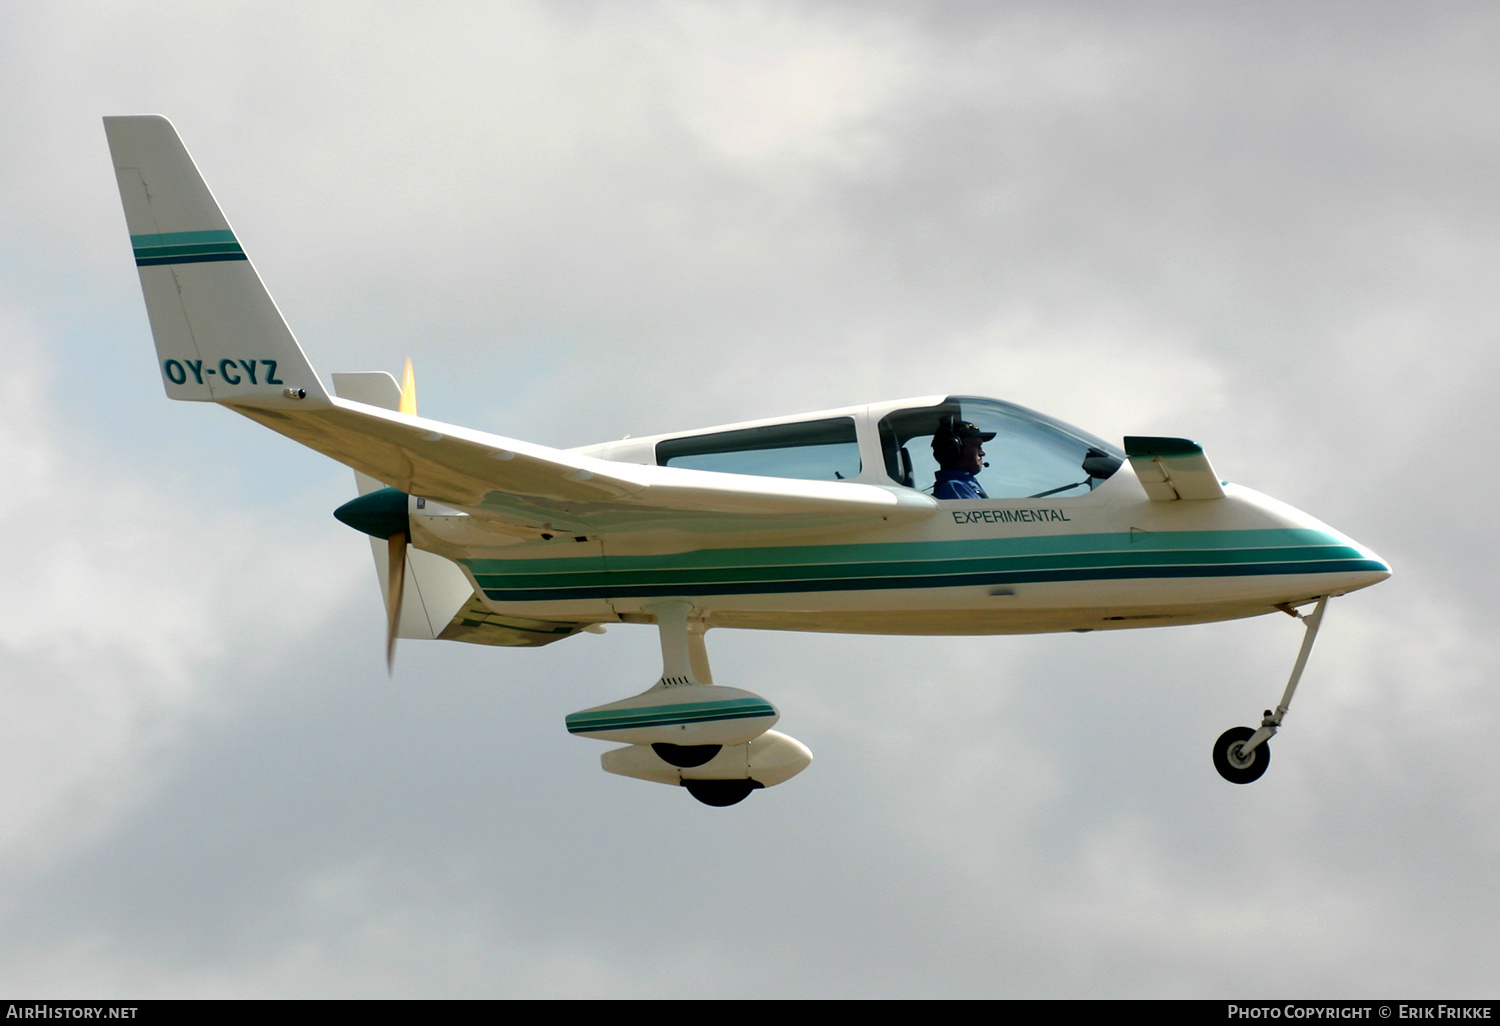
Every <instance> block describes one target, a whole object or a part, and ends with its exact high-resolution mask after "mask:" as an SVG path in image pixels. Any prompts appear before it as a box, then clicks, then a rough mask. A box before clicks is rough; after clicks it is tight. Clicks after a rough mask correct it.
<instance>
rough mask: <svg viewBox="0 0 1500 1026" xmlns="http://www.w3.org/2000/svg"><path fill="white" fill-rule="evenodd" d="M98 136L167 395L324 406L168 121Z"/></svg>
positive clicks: (108, 121)
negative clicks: (105, 141)
mask: <svg viewBox="0 0 1500 1026" xmlns="http://www.w3.org/2000/svg"><path fill="white" fill-rule="evenodd" d="M104 132H105V135H106V136H107V137H108V138H109V150H110V154H111V155H112V156H113V158H114V165H115V177H116V179H117V181H118V183H119V187H120V200H121V202H122V203H123V204H124V206H125V222H126V224H127V226H128V227H129V230H130V244H131V246H132V248H133V249H134V251H135V262H136V268H137V270H138V271H139V273H140V278H141V292H142V293H143V294H144V295H145V298H146V313H147V315H148V316H149V317H150V318H151V333H152V335H153V336H155V339H156V360H157V370H158V371H159V372H160V374H161V376H162V381H163V383H164V384H165V386H166V389H167V395H168V397H170V398H172V399H188V400H197V401H207V402H227V403H233V404H246V405H253V406H262V407H264V406H270V407H277V406H291V405H296V406H299V407H301V408H306V407H307V406H309V405H321V404H326V403H327V401H328V395H327V393H326V392H325V391H324V389H323V386H322V384H321V383H320V382H319V381H318V376H317V374H316V373H314V371H313V369H312V365H311V364H310V363H309V362H308V360H307V357H306V355H305V354H304V353H303V352H302V348H301V347H300V346H299V345H297V340H296V338H294V337H293V336H292V333H291V330H290V329H288V328H287V325H286V321H285V320H283V319H282V316H281V311H279V310H278V309H276V304H275V302H274V301H273V300H272V299H271V297H270V295H269V294H268V293H267V292H266V288H265V286H264V285H263V284H261V280H260V275H258V274H256V272H255V268H254V267H253V266H252V265H251V263H250V261H249V259H248V258H247V257H246V256H245V252H244V250H243V249H242V248H241V247H240V244H239V241H238V240H237V239H236V238H235V235H234V231H233V229H231V228H230V227H229V222H228V221H226V220H225V219H224V214H223V212H222V211H220V210H219V204H218V203H217V202H215V200H214V197H213V194H212V193H211V192H209V191H208V186H207V185H205V184H204V182H203V177H202V176H201V175H200V174H199V173H198V168H197V167H196V166H195V165H194V164H193V159H192V157H190V156H189V155H188V152H187V149H186V148H185V147H184V146H183V145H182V140H181V139H180V138H178V136H177V130H176V129H174V128H173V127H172V123H171V122H170V121H168V120H167V119H166V118H163V117H159V116H157V115H141V116H136V117H115V118H105V119H104Z"/></svg>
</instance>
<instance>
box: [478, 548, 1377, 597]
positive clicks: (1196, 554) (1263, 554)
mask: <svg viewBox="0 0 1500 1026" xmlns="http://www.w3.org/2000/svg"><path fill="white" fill-rule="evenodd" d="M1360 558H1362V557H1361V554H1360V552H1359V551H1358V550H1357V549H1354V548H1351V547H1350V546H1347V545H1328V546H1319V547H1316V548H1310V547H1300V546H1299V547H1287V548H1274V549H1210V550H1176V551H1163V550H1156V551H1148V552H1136V553H1122V552H1083V553H1065V554H1059V555H1053V556H1001V557H988V558H978V559H940V560H933V559H910V560H905V561H902V562H889V561H887V562H873V561H872V562H859V563H842V564H806V563H804V564H789V565H781V566H732V567H709V568H675V567H674V568H658V569H649V570H647V569H643V570H615V569H609V570H589V571H582V572H574V573H566V574H562V573H551V574H533V573H477V572H476V573H475V575H474V576H475V580H476V582H477V583H478V584H479V586H480V587H481V588H490V587H506V588H563V587H575V588H577V587H600V586H602V585H604V584H605V583H606V582H608V583H610V584H617V585H620V586H622V587H630V586H633V585H643V584H646V585H649V584H668V583H683V584H716V583H724V584H729V583H744V582H750V581H777V580H786V579H788V578H789V577H793V576H794V577H796V578H798V579H817V580H829V581H838V580H850V579H855V578H863V577H900V576H910V575H917V574H920V575H923V576H932V575H938V576H941V575H951V574H974V573H988V572H1019V571H1025V570H1039V571H1045V570H1068V569H1081V568H1104V567H1144V566H1181V565H1190V566H1212V565H1224V566H1229V565H1237V564H1259V563H1272V562H1287V561H1291V560H1296V561H1301V562H1327V561H1336V560H1348V559H1360ZM611 562H613V561H611ZM528 569H529V568H528Z"/></svg>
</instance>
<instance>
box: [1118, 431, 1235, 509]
mask: <svg viewBox="0 0 1500 1026" xmlns="http://www.w3.org/2000/svg"><path fill="white" fill-rule="evenodd" d="M1125 455H1126V456H1128V457H1130V466H1131V467H1132V468H1133V469H1134V470H1135V476H1136V477H1138V478H1140V481H1141V486H1142V487H1143V488H1145V489H1146V494H1147V495H1148V496H1149V497H1150V498H1151V500H1152V501H1153V502H1174V501H1176V500H1178V499H1222V498H1224V486H1223V483H1222V482H1220V480H1219V475H1218V474H1216V473H1214V468H1213V464H1211V463H1209V462H1208V457H1207V456H1205V455H1204V454H1203V447H1202V446H1201V445H1199V444H1198V443H1197V442H1190V441H1188V440H1187V439H1186V438H1144V437H1139V436H1128V437H1127V438H1126V439H1125Z"/></svg>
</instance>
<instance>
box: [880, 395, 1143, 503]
mask: <svg viewBox="0 0 1500 1026" xmlns="http://www.w3.org/2000/svg"><path fill="white" fill-rule="evenodd" d="M964 423H967V424H972V425H974V427H977V428H978V429H979V431H980V432H983V433H984V434H991V433H993V435H994V437H993V438H992V439H989V440H987V441H985V442H984V463H985V465H984V466H983V467H981V468H980V469H979V471H978V472H977V474H976V475H975V479H976V480H977V481H978V483H979V486H980V487H981V488H983V489H984V493H985V495H987V496H988V497H989V498H991V499H1020V498H1029V499H1039V498H1045V497H1052V496H1056V497H1058V498H1062V497H1064V496H1073V495H1087V494H1088V493H1089V492H1091V491H1093V490H1094V488H1095V487H1096V486H1097V485H1098V484H1099V483H1100V482H1101V481H1105V480H1107V479H1108V478H1109V477H1110V476H1112V475H1113V474H1114V472H1115V471H1116V470H1118V469H1119V468H1120V466H1121V464H1122V463H1123V462H1124V460H1125V454H1124V453H1123V452H1121V451H1120V450H1119V449H1118V448H1117V447H1115V446H1113V445H1110V444H1109V443H1108V442H1105V441H1103V440H1102V439H1099V438H1095V437H1094V436H1093V435H1091V434H1089V433H1088V432H1086V431H1081V430H1079V429H1078V428H1075V427H1072V426H1071V425H1068V424H1064V423H1063V422H1062V421H1059V420H1053V419H1052V418H1051V417H1047V416H1044V415H1043V414H1040V413H1036V412H1034V411H1032V410H1028V409H1026V408H1025V407H1022V406H1015V405H1013V404H1011V403H1003V402H1000V401H998V400H995V399H971V398H968V397H962V396H954V397H951V398H949V399H948V400H947V401H946V402H943V403H940V404H938V405H936V406H924V407H919V408H915V409H907V410H896V411H895V412H894V413H890V414H888V415H887V416H885V417H884V418H883V419H882V420H881V421H880V447H881V451H882V453H883V454H884V457H885V470H886V473H887V474H888V475H889V476H890V478H891V480H892V481H895V482H896V483H897V484H903V485H906V487H908V488H916V489H919V490H921V491H925V492H928V493H929V494H930V493H931V492H932V490H933V485H934V481H935V478H936V475H937V471H938V469H939V466H938V462H937V459H936V458H935V457H934V455H933V447H932V441H933V436H934V435H935V434H937V433H938V432H939V431H942V430H943V429H944V425H945V424H946V425H953V424H964Z"/></svg>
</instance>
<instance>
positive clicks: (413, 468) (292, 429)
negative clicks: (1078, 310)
mask: <svg viewBox="0 0 1500 1026" xmlns="http://www.w3.org/2000/svg"><path fill="white" fill-rule="evenodd" d="M104 126H105V132H106V134H107V136H108V138H109V146H110V151H111V153H112V155H113V157H114V164H115V172H116V175H117V176H118V179H119V187H120V198H121V200H122V202H123V203H124V207H125V220H126V223H127V225H128V226H129V230H130V241H131V245H132V246H133V247H134V250H135V260H136V265H137V267H138V269H139V273H140V279H141V290H142V292H143V293H144V294H145V299H146V311H147V313H148V315H149V316H150V319H151V330H152V333H153V335H154V336H155V340H156V356H157V364H158V367H159V369H160V371H161V375H162V379H163V382H164V384H165V386H166V390H167V395H168V397H169V398H172V399H183V400H190V401H197V402H215V403H219V404H220V405H223V406H227V407H229V408H230V409H231V410H234V411H235V412H236V413H240V414H243V415H244V416H246V417H249V418H250V419H251V420H254V421H257V422H259V423H261V424H264V425H265V426H266V427H269V428H271V429H272V430H273V431H277V432H279V433H281V434H283V435H286V436H287V437H289V438H292V439H294V440H295V441H298V442H301V443H302V444H303V445H306V446H309V447H311V448H313V449H316V450H317V451H319V452H321V453H324V454H325V455H328V456H331V457H332V458H333V459H335V460H338V461H339V462H341V463H344V464H346V465H347V466H349V467H352V468H353V469H354V471H355V477H356V480H357V483H358V488H359V493H360V494H359V497H358V498H356V499H354V500H353V501H351V502H349V503H347V504H345V505H344V506H342V507H340V508H339V509H338V510H336V511H335V514H334V515H335V516H337V517H338V518H339V519H340V520H342V521H343V522H344V523H346V524H349V525H350V526H352V527H355V528H357V529H358V530H360V531H363V532H365V533H366V534H369V535H371V536H372V538H373V539H374V541H373V543H372V546H373V549H374V552H375V561H376V566H377V570H378V572H379V575H380V578H381V581H382V588H383V590H384V591H385V595H386V607H387V613H388V624H387V639H388V640H387V646H386V653H387V659H388V660H389V659H390V658H391V656H392V654H393V652H394V646H395V641H396V638H398V637H404V638H442V639H447V640H452V641H467V642H473V643H476V644H484V645H502V646H532V645H546V644H550V643H552V642H554V641H560V640H562V639H563V638H567V637H570V636H572V635H574V634H576V633H578V632H579V631H585V630H589V631H594V632H596V633H597V632H600V631H602V630H603V627H602V626H601V625H603V624H608V623H648V624H655V625H657V627H658V629H659V631H660V635H661V648H662V672H661V676H660V678H659V679H658V680H657V681H656V683H655V684H653V685H652V686H651V687H650V688H648V689H647V690H646V691H644V692H642V693H641V694H639V695H636V696H634V697H631V698H626V699H624V700H622V701H618V702H612V703H609V704H607V705H601V706H597V707H594V708H591V709H584V710H582V711H580V712H577V713H573V714H572V715H570V716H568V717H567V729H568V730H569V731H570V732H572V733H574V734H578V735H581V736H584V737H590V738H598V739H601V740H606V741H615V742H618V743H621V744H622V745H623V747H619V748H615V749H613V750H612V751H609V752H606V753H605V754H604V755H603V759H602V761H603V765H604V768H605V769H606V770H608V771H610V772H612V773H619V774H623V775H625V776H631V777H637V778H639V779H642V780H652V781H658V782H660V783H665V784H673V785H680V786H682V787H684V788H686V790H687V791H688V792H689V793H690V794H692V795H693V797H695V798H697V799H698V800H699V801H702V802H704V803H706V804H709V805H733V804H734V803H736V802H739V801H741V800H743V799H744V798H745V797H746V796H748V795H749V794H750V792H751V791H753V790H755V789H757V788H761V787H770V786H772V785H775V784H778V783H781V782H782V781H784V780H787V779H789V778H790V777H792V776H794V775H795V774H797V773H799V772H800V771H801V770H802V769H804V768H806V766H807V765H808V764H809V763H810V762H811V761H812V756H811V754H810V753H809V752H808V750H807V749H806V748H805V747H804V746H803V745H802V744H801V743H799V742H798V741H796V740H794V739H793V738H790V737H788V736H786V735H784V734H781V733H778V732H777V731H774V730H771V729H770V728H771V727H772V725H773V724H774V723H775V722H776V720H777V718H778V716H779V713H778V712H777V710H776V708H775V706H773V705H772V704H771V703H770V702H768V701H767V700H766V699H764V698H762V697H760V696H759V695H756V694H753V693H752V692H749V691H745V690H742V689H739V688H732V687H727V686H724V685H719V684H714V683H713V677H712V675H711V674H710V672H709V667H708V656H707V651H706V649H705V646H704V633H705V632H706V631H707V630H708V629H709V628H710V627H745V628H757V629H774V630H794V631H833V632H842V633H863V634H1030V633H1040V632H1046V631H1091V630H1107V629H1117V628H1127V627H1159V626H1166V625H1171V624H1187V623H1208V622H1212V621H1217V620H1230V619H1235V618H1237V617H1247V616H1259V615H1261V614H1263V613H1272V612H1276V611H1278V610H1279V611H1281V612H1283V613H1286V614H1289V615H1291V616H1293V617H1296V618H1298V619H1300V620H1302V622H1303V624H1304V626H1305V631H1304V634H1303V639H1302V648H1301V651H1300V652H1299V654H1298V656H1297V659H1296V663H1295V665H1294V667H1293V670H1292V673H1291V677H1290V679H1289V681H1288V682H1287V685H1286V688H1285V690H1284V692H1283V695H1282V698H1281V701H1280V703H1279V704H1278V705H1277V707H1276V709H1275V710H1274V711H1272V710H1267V711H1266V712H1265V714H1264V716H1263V718H1262V720H1261V725H1260V727H1259V728H1258V729H1252V728H1250V727H1235V728H1232V729H1230V730H1228V731H1226V732H1225V733H1224V734H1223V736H1221V737H1220V738H1219V739H1218V742H1217V743H1216V744H1215V745H1214V749H1213V762H1214V766H1215V767H1216V768H1217V770H1218V771H1219V773H1220V774H1221V775H1222V776H1223V777H1224V778H1225V779H1226V780H1229V781H1232V782H1234V783H1239V784H1244V783H1249V782H1251V781H1253V780H1256V779H1259V777H1260V776H1261V775H1262V774H1263V773H1264V772H1265V770H1266V767H1267V765H1269V762H1270V757H1271V752H1270V747H1269V746H1268V745H1267V741H1268V739H1269V738H1270V737H1272V736H1273V735H1274V734H1275V733H1276V732H1277V730H1278V729H1279V727H1280V726H1281V723H1282V719H1283V717H1284V716H1285V715H1286V712H1287V708H1288V706H1289V705H1290V704H1291V700H1292V695H1293V692H1294V691H1295V690H1296V687H1297V683H1298V680H1299V679H1300V677H1301V675H1302V670H1303V667H1304V665H1305V664H1306V662H1307V656H1308V653H1309V652H1310V651H1311V648H1312V644H1313V640H1314V639H1315V637H1316V636H1317V632H1318V627H1319V625H1320V624H1321V623H1322V620H1323V611H1324V608H1325V606H1326V605H1327V602H1328V599H1329V598H1330V597H1332V596H1336V595H1343V594H1345V593H1347V592H1350V591H1354V590H1355V589H1358V588H1364V587H1367V586H1368V585H1371V584H1375V583H1378V582H1380V581H1383V580H1385V579H1386V578H1387V577H1389V576H1390V568H1389V567H1388V566H1387V565H1386V564H1385V562H1384V561H1383V560H1381V559H1380V557H1378V556H1377V555H1375V553H1373V552H1371V551H1370V550H1369V549H1367V548H1365V547H1364V546H1362V545H1360V544H1358V543H1357V542H1355V541H1353V540H1352V539H1350V538H1347V537H1345V536H1344V535H1342V534H1340V533H1338V532H1337V531H1335V530H1333V529H1332V528H1330V527H1328V526H1327V525H1326V524H1323V523H1321V522H1319V521H1318V520H1315V519H1313V518H1312V517H1310V516H1308V515H1307V514H1305V513H1303V512H1301V511H1300V510H1296V509H1293V508H1292V507H1291V506H1288V505H1285V504H1284V503H1281V502H1278V501H1276V500H1275V499H1272V498H1269V497H1267V496H1265V495H1261V494H1259V493H1258V492H1254V491H1251V490H1250V489H1248V488H1245V487H1242V486H1240V485H1234V484H1230V483H1229V482H1227V481H1221V480H1220V479H1219V476H1218V474H1216V473H1215V472H1214V470H1213V468H1212V466H1210V464H1209V461H1208V458H1207V457H1206V456H1205V455H1204V453H1203V450H1202V449H1201V448H1200V447H1199V446H1198V445H1196V444H1194V443H1193V442H1190V441H1187V440H1185V439H1181V438H1126V439H1125V440H1124V446H1123V448H1118V447H1116V446H1114V445H1111V444H1110V443H1108V442H1106V441H1104V440H1102V439H1099V438H1096V437H1094V436H1093V435H1090V434H1088V433H1086V432H1084V431H1080V430H1079V429H1077V428H1074V427H1070V426H1069V425H1067V424H1064V423H1061V422H1059V421H1057V420H1053V419H1052V418H1050V417H1046V416H1043V415H1041V414H1039V413H1034V412H1032V411H1030V410H1027V409H1023V408H1022V407H1019V406H1015V405H1011V404H1009V403H1003V402H998V401H995V400H992V399H977V398H969V397H965V396H926V397H922V398H916V399H902V400H896V401H893V402H881V403H872V404H870V405H867V406H852V407H847V408H844V409H837V410H823V411H820V412H817V413H810V414H804V415H801V416H796V417H777V418H772V419H769V420H759V421H752V422H748V423H741V424H728V425H723V426H719V427H711V428H703V429H700V430H696V431H684V432H675V433H672V434H665V435H656V436H653V437H649V438H627V439H625V440H622V441H617V442H604V443H602V444H599V445H593V446H586V447H584V448H580V449H569V450H559V449H551V448H548V447H546V446H542V445H535V444H532V443H530V442H522V441H517V440H515V439H510V438H502V437H499V436H497V435H491V434H487V433H485V432H483V431H474V430H471V429H468V428H462V427H455V426H454V425H451V424H444V423H440V422H438V421H433V420H427V419H424V418H421V417H419V416H417V413H416V396H415V388H414V385H413V382H412V375H411V368H410V363H408V365H407V372H406V380H405V382H404V384H403V385H399V386H398V384H397V383H396V379H395V378H394V377H392V376H391V375H390V374H387V373H384V372H375V373H369V372H366V373H359V374H335V375H333V387H334V392H333V393H332V394H331V393H330V392H329V391H328V390H327V389H326V388H325V387H324V385H323V382H322V381H320V380H319V378H318V375H317V374H316V373H315V372H314V371H313V368H312V365H311V364H310V363H309V362H308V359H307V357H306V355H304V353H303V351H302V349H301V347H300V346H299V345H298V344H297V340H296V339H295V338H294V337H293V336H292V333H291V331H290V330H289V329H288V328H287V325H286V323H285V321H284V320H283V319H282V317H281V314H280V312H279V311H278V310H277V309H276V305H275V303H274V302H273V301H272V299H271V297H270V295H269V294H267V292H266V290H265V287H264V285H262V284H261V280H260V277H259V275H257V274H256V271H255V268H254V267H253V266H252V265H251V263H250V261H249V259H248V258H247V257H246V256H245V253H244V251H243V250H242V249H241V248H240V244H239V242H238V241H236V238H235V235H234V233H233V231H231V230H230V227H229V222H228V221H226V220H225V219H224V215H223V214H222V213H221V212H220V210H219V206H218V204H217V202H215V200H214V198H213V195H212V194H211V193H210V192H209V190H208V187H207V186H206V185H205V184H204V182H203V179H202V177H201V176H200V175H199V173H198V170H197V168H196V166H195V165H194V164H193V161H192V158H191V157H190V156H189V155H188V152H187V150H186V149H185V148H184V147H183V144H182V142H181V140H180V139H179V138H178V136H177V132H176V130H175V129H173V127H172V125H171V124H170V123H169V122H168V121H167V120H166V119H165V118H161V117H156V116H140V117H112V118H105V119H104ZM986 447H988V449H989V454H990V456H991V458H992V459H993V461H994V465H993V466H992V465H990V464H989V463H987V462H985V461H984V457H985V455H986V452H985V449H986ZM1127 461H1128V462H1129V463H1130V466H1131V469H1132V470H1133V471H1134V474H1119V473H1116V471H1118V470H1119V469H1120V468H1121V467H1122V466H1123V465H1124V464H1125V463H1126V462H1127ZM1309 605H1311V606H1312V610H1311V611H1310V612H1307V613H1305V614H1304V613H1302V612H1299V611H1298V610H1299V609H1301V608H1303V607H1306V606H1309Z"/></svg>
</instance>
